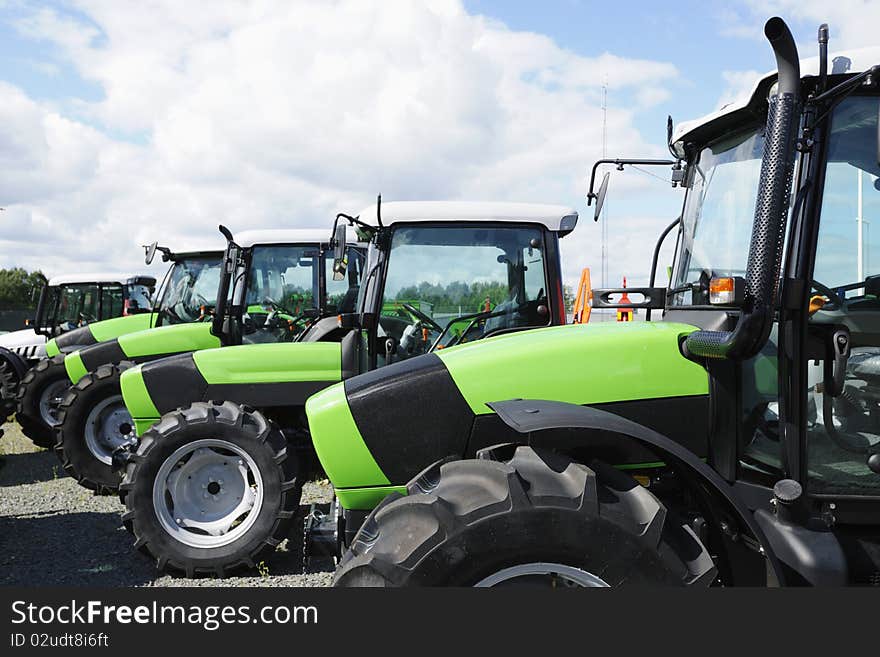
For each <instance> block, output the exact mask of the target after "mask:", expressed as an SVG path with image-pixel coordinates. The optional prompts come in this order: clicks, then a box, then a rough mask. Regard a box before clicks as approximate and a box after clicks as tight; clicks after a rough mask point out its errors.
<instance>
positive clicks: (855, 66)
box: [671, 47, 880, 144]
mask: <svg viewBox="0 0 880 657" xmlns="http://www.w3.org/2000/svg"><path fill="white" fill-rule="evenodd" d="M768 53H769V48H768ZM876 64H880V47H871V48H861V49H859V50H846V51H843V52H839V53H834V54H829V55H828V73H829V75H836V74H848V73H861V72H863V71H866V70H868V69H869V68H871V67H872V66H874V65H876ZM817 75H819V58H818V57H809V58H807V59H802V60H801V77H811V76H817ZM775 81H776V71H770V72H769V73H765V74H764V75H762V76H761V78H760V79H759V80H758V81H757V82H756V83H755V85H754V87H752V90H751V92H750V93H749V94H748V95H747V96H742V97H740V98H738V99H737V100H735V101H733V102H732V103H729V104H727V105H725V106H724V107H722V108H721V109H719V110H716V111H715V112H712V113H711V114H707V115H706V116H704V117H702V118H699V119H695V120H693V121H684V122H682V123H680V124H678V125H677V126H676V128H675V131H674V132H673V134H672V142H671V143H673V144H674V143H675V142H677V141H688V135H689V134H690V133H692V132H694V131H695V130H696V129H697V128H702V127H703V126H705V125H708V124H709V123H712V122H713V121H715V120H717V119H719V118H722V117H724V116H727V115H728V114H733V113H734V112H737V111H739V110H741V109H745V108H746V107H748V106H749V105H751V104H752V103H754V102H757V101H759V100H761V96H762V95H763V94H764V93H766V92H765V91H764V90H765V89H769V87H770V85H771V84H772V83H773V82H775Z"/></svg>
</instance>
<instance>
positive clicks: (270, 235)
mask: <svg viewBox="0 0 880 657" xmlns="http://www.w3.org/2000/svg"><path fill="white" fill-rule="evenodd" d="M224 230H225V229H224ZM227 232H228V231H227ZM227 237H228V239H229V244H228V247H227V250H226V253H225V255H224V258H223V260H222V261H221V262H216V261H214V260H212V261H210V263H204V265H205V266H203V267H200V268H194V271H189V272H187V271H181V272H180V273H181V276H176V275H175V273H176V272H174V271H173V272H172V273H171V275H170V278H169V282H168V287H169V288H170V289H172V290H181V293H176V294H173V295H172V296H173V297H174V298H175V299H176V302H175V303H173V304H170V303H169V304H165V307H164V312H161V313H159V314H160V316H161V319H162V320H164V321H163V323H162V324H161V325H159V326H156V327H154V328H151V329H148V330H143V331H138V332H135V333H129V334H126V335H121V336H119V337H117V338H114V339H110V340H106V341H104V342H101V343H99V344H96V345H92V346H90V347H85V348H82V349H79V350H77V351H74V352H72V353H69V354H67V355H66V356H65V357H64V359H63V367H64V370H65V373H66V377H67V380H68V385H72V387H71V388H70V389H69V391H68V392H67V393H65V395H64V397H63V399H62V400H61V403H60V405H59V411H58V424H57V426H56V427H55V433H56V438H57V442H56V452H57V453H58V455H59V457H60V458H61V461H62V463H63V465H64V468H65V470H66V471H67V472H68V473H69V474H70V475H71V476H73V477H75V478H76V479H77V480H78V481H79V483H80V484H81V485H83V486H85V487H88V488H92V489H95V490H99V491H112V490H115V489H116V486H118V484H119V479H120V476H119V474H118V472H117V471H115V470H114V468H113V463H112V459H113V452H114V451H115V450H116V449H118V448H120V447H121V446H123V445H127V444H129V442H131V441H133V440H134V436H135V431H134V429H135V427H134V424H133V422H132V418H131V416H130V415H129V414H128V411H127V410H126V408H125V404H124V402H123V399H122V395H121V392H120V389H119V379H120V377H121V375H122V373H123V372H124V371H125V370H126V369H128V368H131V367H133V366H135V365H136V364H140V363H146V362H149V361H152V360H156V359H160V358H164V357H168V356H172V355H181V354H186V356H185V358H190V359H191V358H192V357H193V354H194V353H196V352H199V351H201V350H206V349H212V348H217V347H221V346H229V345H236V344H261V343H263V345H264V346H267V347H271V346H272V345H273V344H283V343H290V342H295V341H297V340H299V339H301V338H302V337H303V336H304V335H305V334H306V333H309V334H312V335H320V334H321V330H320V329H321V326H322V325H326V323H324V324H322V322H321V320H322V318H324V317H326V316H328V315H334V316H335V313H336V312H338V308H337V306H338V304H339V303H340V301H342V300H343V299H344V298H345V297H346V295H347V294H349V290H350V289H351V288H355V289H356V287H357V280H358V276H359V274H360V269H361V267H360V265H361V262H360V258H361V255H362V252H363V249H362V248H361V247H359V246H358V245H352V246H351V247H349V254H348V255H349V261H350V262H351V263H352V265H351V268H350V270H349V277H350V278H349V279H345V280H342V281H338V282H337V281H333V280H332V271H331V269H332V265H333V259H332V258H328V257H327V232H326V231H325V230H317V229H295V230H256V231H246V232H243V233H241V234H239V235H238V237H237V238H236V239H235V240H233V239H232V236H231V234H230V235H228V236H227ZM178 269H180V268H178ZM350 296H351V295H350V294H349V297H350ZM237 299H242V300H244V303H243V304H242V303H238V302H237V301H236V300H237ZM332 324H333V326H332V328H333V329H335V321H333V322H332ZM176 376H177V377H178V378H177V379H176V381H175V382H174V384H173V385H169V386H167V389H173V387H174V386H180V385H187V378H186V376H185V374H184V373H183V372H178V373H177V375H176Z"/></svg>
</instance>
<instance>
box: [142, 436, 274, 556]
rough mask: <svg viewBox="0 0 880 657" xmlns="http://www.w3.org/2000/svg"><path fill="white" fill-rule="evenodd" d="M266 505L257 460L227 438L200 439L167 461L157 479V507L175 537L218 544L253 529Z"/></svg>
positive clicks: (192, 544)
mask: <svg viewBox="0 0 880 657" xmlns="http://www.w3.org/2000/svg"><path fill="white" fill-rule="evenodd" d="M262 506H263V478H262V476H261V475H260V470H259V468H258V467H257V464H256V462H255V461H254V459H253V458H251V456H250V455H249V454H248V453H247V452H245V451H244V450H243V449H242V448H241V447H239V446H238V445H235V444H233V443H230V442H228V441H226V440H220V439H215V438H206V439H202V440H195V441H193V442H191V443H188V444H186V445H183V446H182V447H180V448H178V449H177V450H175V451H174V453H173V454H171V456H169V457H168V458H167V459H165V461H164V462H163V463H162V465H161V467H160V468H159V472H158V474H157V475H156V479H155V480H154V482H153V508H154V509H155V511H156V517H157V518H158V519H159V523H160V524H161V525H162V528H163V529H164V530H165V531H166V532H168V534H170V535H171V536H172V537H173V538H174V539H175V540H177V541H180V542H181V543H183V544H184V545H188V546H190V547H197V548H218V547H222V546H224V545H229V544H230V543H232V542H233V541H235V540H237V539H239V538H240V537H242V536H243V535H244V534H246V533H247V532H248V530H250V528H251V527H253V525H254V523H255V522H256V521H257V518H258V517H259V515H260V509H261V508H262Z"/></svg>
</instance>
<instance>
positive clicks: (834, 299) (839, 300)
mask: <svg viewBox="0 0 880 657" xmlns="http://www.w3.org/2000/svg"><path fill="white" fill-rule="evenodd" d="M812 287H813V289H814V290H816V291H817V292H819V293H820V294H822V295H823V296H826V297H828V301H829V302H830V303H828V304H826V305H825V306H824V307H823V309H828V310H838V309H840V308H842V307H843V304H844V299H843V297H841V296H840V295H839V294H838V293H837V292H835V291H834V290H832V289H831V288H830V287H828V286H827V285H825V284H824V283H820V282H819V281H817V280H816V279H813V283H812Z"/></svg>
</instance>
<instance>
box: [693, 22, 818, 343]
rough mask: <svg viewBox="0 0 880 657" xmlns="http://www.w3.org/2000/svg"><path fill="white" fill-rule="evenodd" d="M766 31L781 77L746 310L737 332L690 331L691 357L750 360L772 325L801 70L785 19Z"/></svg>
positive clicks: (771, 115)
mask: <svg viewBox="0 0 880 657" xmlns="http://www.w3.org/2000/svg"><path fill="white" fill-rule="evenodd" d="M764 35H765V36H766V37H767V40H768V41H769V42H770V45H771V46H772V48H773V53H774V54H775V55H776V67H777V69H778V71H779V79H778V82H777V90H776V93H775V94H774V95H773V96H772V97H771V98H770V99H769V108H768V110H767V127H766V130H765V136H764V153H763V156H762V158H761V178H760V183H759V186H758V201H757V203H756V205H755V219H754V223H753V225H752V243H751V246H750V247H749V260H748V264H747V266H746V289H745V301H744V304H743V310H742V314H741V315H740V317H739V321H738V322H737V324H736V326H735V327H734V329H733V330H732V331H696V332H694V333H691V334H690V335H689V336H688V337H687V338H686V339H685V342H684V344H683V345H682V348H683V351H684V354H685V356H687V357H689V358H690V357H696V358H729V359H735V360H745V359H748V358H751V357H753V356H755V355H757V353H758V352H759V351H760V350H761V348H762V347H763V346H764V343H765V342H766V341H767V338H768V337H769V335H770V329H771V328H772V326H773V305H774V302H775V300H776V295H777V292H778V282H779V270H780V267H781V265H782V244H783V241H784V239H785V227H786V223H787V219H788V204H789V198H790V196H791V184H792V176H793V173H794V153H795V140H796V138H797V129H798V120H799V98H798V94H799V89H800V77H801V74H800V63H799V61H798V54H797V47H796V46H795V44H794V38H793V37H792V36H791V31H790V30H789V29H788V26H787V25H786V24H785V21H783V20H782V19H781V18H778V17H774V18H771V19H770V20H768V21H767V24H766V25H765V26H764Z"/></svg>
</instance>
